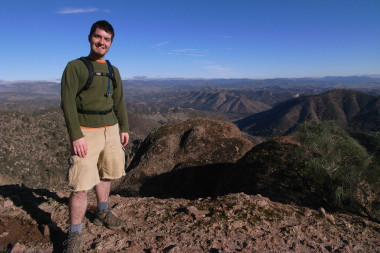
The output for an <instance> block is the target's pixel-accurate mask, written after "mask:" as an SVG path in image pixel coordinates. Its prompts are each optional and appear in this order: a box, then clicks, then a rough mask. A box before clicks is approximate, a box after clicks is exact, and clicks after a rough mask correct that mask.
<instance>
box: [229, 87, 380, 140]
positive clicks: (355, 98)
mask: <svg viewBox="0 0 380 253" xmlns="http://www.w3.org/2000/svg"><path fill="white" fill-rule="evenodd" d="M327 120H335V121H337V122H338V123H339V124H340V125H341V126H343V127H344V128H346V129H351V130H359V129H360V130H367V131H378V130H379V129H380V98H379V96H373V95H369V94H366V93H363V92H360V91H355V90H332V91H329V92H326V93H324V94H321V95H313V96H305V97H299V98H293V99H290V100H287V101H285V102H283V103H280V104H278V105H276V106H275V107H273V108H272V109H270V110H268V111H264V112H261V113H257V114H253V115H251V116H248V117H246V118H243V119H241V120H238V121H236V122H235V123H236V124H237V125H238V126H239V128H240V129H241V130H243V131H246V132H248V133H250V134H252V135H257V136H279V135H285V134H289V133H290V132H292V131H293V130H294V129H295V128H296V127H297V125H298V124H299V123H301V122H304V121H314V122H321V121H327Z"/></svg>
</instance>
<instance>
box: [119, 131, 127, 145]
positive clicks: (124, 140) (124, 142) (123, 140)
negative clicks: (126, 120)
mask: <svg viewBox="0 0 380 253" xmlns="http://www.w3.org/2000/svg"><path fill="white" fill-rule="evenodd" d="M120 140H121V144H122V145H123V146H124V147H125V146H127V144H128V141H129V134H128V133H120Z"/></svg>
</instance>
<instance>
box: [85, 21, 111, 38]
mask: <svg viewBox="0 0 380 253" xmlns="http://www.w3.org/2000/svg"><path fill="white" fill-rule="evenodd" d="M96 28H100V29H102V30H104V31H106V32H108V33H110V34H111V41H113V37H114V36H115V32H114V31H113V27H112V25H111V24H110V23H108V22H107V21H106V20H99V21H97V22H95V23H94V24H93V25H92V26H91V30H90V34H89V35H88V40H89V41H90V40H91V36H92V35H93V34H94V33H95V30H96Z"/></svg>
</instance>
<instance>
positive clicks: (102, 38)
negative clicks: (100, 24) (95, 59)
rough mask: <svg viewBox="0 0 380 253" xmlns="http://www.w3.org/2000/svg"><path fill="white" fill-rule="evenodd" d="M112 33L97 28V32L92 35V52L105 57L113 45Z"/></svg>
mask: <svg viewBox="0 0 380 253" xmlns="http://www.w3.org/2000/svg"><path fill="white" fill-rule="evenodd" d="M111 37H112V35H111V34H110V33H107V32H106V31H104V30H103V29H100V28H96V30H95V32H94V33H93V34H92V35H91V37H90V45H91V53H92V54H94V55H97V56H99V58H104V56H105V55H106V53H107V52H108V50H109V49H110V47H111V44H112V40H111Z"/></svg>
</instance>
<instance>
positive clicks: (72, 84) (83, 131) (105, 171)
mask: <svg viewBox="0 0 380 253" xmlns="http://www.w3.org/2000/svg"><path fill="white" fill-rule="evenodd" d="M113 38H114V30H113V27H112V26H111V24H109V23H108V22H107V21H105V20H101V21H98V22H96V23H94V24H93V25H92V27H91V30H90V34H89V35H88V41H89V42H90V54H89V55H88V57H87V61H86V59H77V60H73V61H70V62H69V63H68V64H67V66H66V68H65V70H64V72H63V75H62V81H61V107H62V110H63V113H64V117H65V121H66V126H67V129H68V132H69V135H70V140H71V144H72V155H71V157H70V169H69V172H68V181H69V186H70V188H71V189H72V192H71V195H70V198H69V215H70V229H69V236H68V240H66V241H65V244H67V248H66V252H78V251H80V249H81V243H82V220H83V218H84V215H85V212H86V209H87V191H88V190H90V189H92V188H93V187H94V186H95V193H96V197H97V207H98V210H97V212H96V217H95V219H94V224H96V225H104V226H106V227H108V228H110V229H117V228H120V227H122V226H123V225H124V222H123V221H121V220H120V219H118V218H117V217H115V215H114V214H113V213H112V212H111V211H110V209H109V206H108V198H109V194H110V189H111V179H117V178H120V177H122V176H124V175H125V171H124V165H125V155H124V150H123V146H126V145H127V143H128V140H129V134H128V131H129V126H128V118H127V111H126V108H125V102H124V98H123V86H122V81H121V77H120V73H119V70H118V69H117V68H116V67H112V66H109V64H108V63H109V62H106V61H105V55H106V54H107V52H108V50H109V49H110V47H111V45H112V42H113ZM86 62H87V64H88V63H89V64H91V65H92V67H93V72H94V73H96V74H95V75H93V77H92V81H91V82H90V83H89V84H88V79H89V76H90V73H91V72H92V71H90V69H91V68H90V67H91V66H87V65H86ZM111 72H113V73H114V77H113V76H112V75H111V74H110V73H111ZM107 75H108V76H107ZM86 85H87V86H86Z"/></svg>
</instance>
